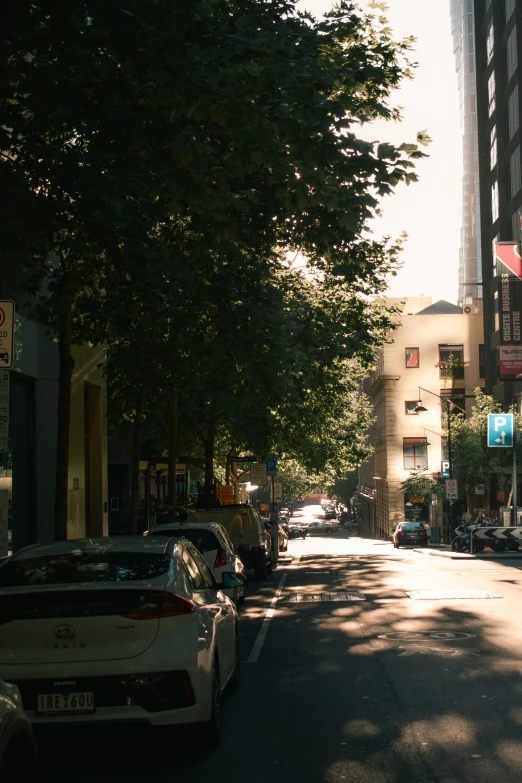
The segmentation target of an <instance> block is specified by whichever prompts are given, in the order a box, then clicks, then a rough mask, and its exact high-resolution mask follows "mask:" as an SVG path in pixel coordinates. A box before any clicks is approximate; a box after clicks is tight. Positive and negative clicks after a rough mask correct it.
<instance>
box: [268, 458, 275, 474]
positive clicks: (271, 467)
mask: <svg viewBox="0 0 522 783" xmlns="http://www.w3.org/2000/svg"><path fill="white" fill-rule="evenodd" d="M266 472H267V473H277V461H276V460H275V459H267V461H266Z"/></svg>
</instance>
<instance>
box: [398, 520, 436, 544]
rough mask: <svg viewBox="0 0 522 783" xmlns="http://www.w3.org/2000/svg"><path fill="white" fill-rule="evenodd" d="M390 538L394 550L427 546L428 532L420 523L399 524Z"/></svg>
mask: <svg viewBox="0 0 522 783" xmlns="http://www.w3.org/2000/svg"><path fill="white" fill-rule="evenodd" d="M391 538H392V541H393V546H394V547H395V549H399V547H401V546H428V531H427V530H426V528H425V527H424V525H423V524H422V522H399V524H398V525H397V527H396V528H395V530H394V531H393V533H392V536H391Z"/></svg>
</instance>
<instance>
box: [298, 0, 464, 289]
mask: <svg viewBox="0 0 522 783" xmlns="http://www.w3.org/2000/svg"><path fill="white" fill-rule="evenodd" d="M387 3H388V11H387V12H386V16H387V18H388V19H389V21H390V23H391V27H392V28H393V30H394V32H395V35H396V38H397V39H400V38H403V37H406V36H410V35H413V36H414V37H415V38H416V39H417V42H416V44H415V46H414V50H413V51H412V52H411V53H410V54H411V59H413V60H415V61H416V62H417V63H418V68H417V69H416V70H415V76H414V80H413V81H405V82H404V83H403V87H401V89H400V90H398V91H396V92H395V93H394V94H393V96H392V99H391V101H392V104H393V105H394V106H401V107H403V112H402V114H403V120H402V122H401V123H389V122H378V123H373V124H372V126H371V128H367V129H364V130H361V136H364V138H366V139H368V140H373V139H375V140H378V141H389V142H391V143H396V144H400V143H401V142H403V141H407V142H415V137H416V135H417V132H418V131H420V130H424V129H427V131H428V133H429V135H430V136H431V138H432V139H433V141H432V143H431V144H430V146H429V147H428V148H427V149H426V148H422V149H423V151H425V152H427V153H428V154H429V156H430V157H429V158H428V159H424V160H421V161H419V162H418V163H417V174H418V176H419V182H417V183H414V184H412V185H410V186H409V187H408V186H406V185H399V186H398V187H397V189H396V191H395V194H394V195H393V196H390V197H387V198H385V199H384V200H383V202H382V211H383V216H382V218H379V219H378V220H377V221H375V223H374V224H373V226H372V227H373V230H374V231H375V233H376V234H377V235H378V236H380V235H385V234H387V235H390V236H392V237H398V236H399V235H400V234H401V232H403V231H405V232H406V233H407V235H408V240H407V242H406V245H405V249H404V252H403V255H402V262H403V268H402V269H401V271H400V272H399V274H398V275H397V277H394V278H391V280H390V288H389V291H388V295H389V296H394V297H395V296H401V297H402V296H420V295H421V294H424V295H425V296H431V297H432V298H433V301H434V302H436V301H437V300H439V299H446V300H447V301H449V302H454V303H456V302H457V292H458V284H457V270H458V259H459V247H460V226H461V205H462V131H461V128H460V114H459V98H458V90H457V75H456V71H455V59H454V55H453V41H452V37H451V23H450V0H387ZM361 5H362V3H361ZM332 6H333V2H332V0H300V2H299V8H300V9H301V10H304V9H306V10H307V11H310V12H311V13H312V14H313V15H314V16H316V17H320V16H321V14H322V13H324V12H325V11H329V10H330V9H331V8H332Z"/></svg>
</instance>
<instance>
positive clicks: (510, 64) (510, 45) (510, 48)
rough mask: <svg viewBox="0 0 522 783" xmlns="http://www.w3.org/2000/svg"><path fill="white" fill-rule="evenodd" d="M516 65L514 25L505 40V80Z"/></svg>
mask: <svg viewBox="0 0 522 783" xmlns="http://www.w3.org/2000/svg"><path fill="white" fill-rule="evenodd" d="M517 65H518V59H517V28H516V27H514V28H513V30H512V31H511V35H510V36H509V38H508V40H507V80H508V81H509V80H510V79H511V77H512V76H513V74H514V73H515V71H516V69H517Z"/></svg>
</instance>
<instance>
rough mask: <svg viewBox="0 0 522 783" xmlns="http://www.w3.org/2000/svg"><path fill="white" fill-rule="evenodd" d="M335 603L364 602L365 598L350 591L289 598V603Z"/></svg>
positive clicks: (303, 594)
mask: <svg viewBox="0 0 522 783" xmlns="http://www.w3.org/2000/svg"><path fill="white" fill-rule="evenodd" d="M336 601H366V596H364V595H363V594H362V593H358V592H355V591H352V590H350V591H349V592H343V593H296V594H295V595H293V596H291V598H290V599H289V603H292V604H307V603H331V602H336Z"/></svg>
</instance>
